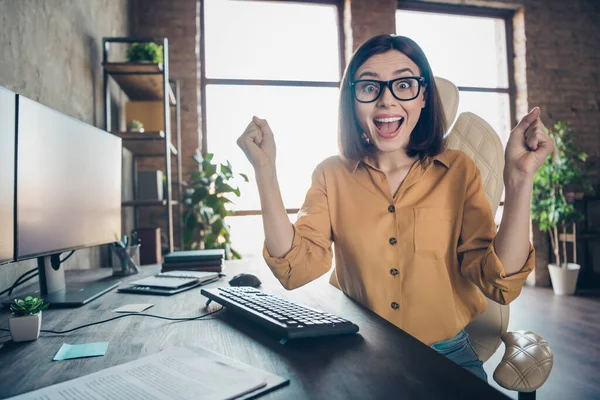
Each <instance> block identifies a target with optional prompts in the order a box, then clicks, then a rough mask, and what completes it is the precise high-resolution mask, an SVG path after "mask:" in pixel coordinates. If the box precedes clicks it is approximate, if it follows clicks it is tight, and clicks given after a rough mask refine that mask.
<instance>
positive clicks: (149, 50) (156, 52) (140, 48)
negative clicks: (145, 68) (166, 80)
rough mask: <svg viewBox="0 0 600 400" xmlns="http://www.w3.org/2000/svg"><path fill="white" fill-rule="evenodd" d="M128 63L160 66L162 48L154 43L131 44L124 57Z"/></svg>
mask: <svg viewBox="0 0 600 400" xmlns="http://www.w3.org/2000/svg"><path fill="white" fill-rule="evenodd" d="M126 58H127V61H128V62H151V63H155V64H162V62H163V47H162V46H161V45H158V44H156V43H154V42H143V43H133V44H132V45H131V47H130V48H129V50H127V55H126Z"/></svg>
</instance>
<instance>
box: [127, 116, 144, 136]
mask: <svg viewBox="0 0 600 400" xmlns="http://www.w3.org/2000/svg"><path fill="white" fill-rule="evenodd" d="M127 131H128V132H140V133H142V132H144V124H142V123H141V122H140V121H138V120H137V119H133V120H131V121H129V122H128V123H127Z"/></svg>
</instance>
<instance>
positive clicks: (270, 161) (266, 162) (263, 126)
mask: <svg viewBox="0 0 600 400" xmlns="http://www.w3.org/2000/svg"><path fill="white" fill-rule="evenodd" d="M237 144H238V146H240V148H241V149H242V150H243V151H244V154H246V157H247V158H248V161H250V163H251V164H252V166H253V167H254V169H255V170H256V169H259V168H263V167H268V166H272V167H275V138H274V137H273V132H272V131H271V128H270V127H269V124H268V123H267V121H266V120H264V119H260V118H258V117H252V122H250V123H249V124H248V126H247V127H246V130H245V131H244V133H243V134H242V136H240V137H239V138H238V140H237Z"/></svg>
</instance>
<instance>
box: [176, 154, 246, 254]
mask: <svg viewBox="0 0 600 400" xmlns="http://www.w3.org/2000/svg"><path fill="white" fill-rule="evenodd" d="M213 156H214V155H213V154H211V153H208V154H206V155H205V156H204V157H203V156H202V155H201V154H200V153H196V154H195V155H194V160H196V162H198V163H199V164H200V171H198V172H194V173H193V174H192V176H191V178H190V180H189V181H188V182H187V184H186V186H187V187H186V188H185V190H184V197H183V203H184V211H183V242H184V247H185V248H186V249H219V248H220V249H224V250H225V253H226V256H227V258H232V257H233V258H241V256H240V255H239V253H237V252H236V251H235V250H234V249H232V248H231V238H230V234H229V226H228V225H227V223H226V222H225V217H226V216H228V215H230V214H231V213H230V211H229V210H227V209H226V208H225V205H226V204H228V203H231V202H232V201H231V200H230V199H229V198H228V197H227V196H228V195H230V194H234V195H236V196H237V197H239V196H240V190H239V188H237V187H234V186H232V181H233V180H234V178H235V175H234V174H233V171H232V168H231V164H230V163H229V161H226V163H225V164H219V165H217V164H214V163H213V162H212V159H213ZM238 175H239V176H240V177H242V179H244V180H245V181H246V182H248V177H247V176H246V175H244V174H238Z"/></svg>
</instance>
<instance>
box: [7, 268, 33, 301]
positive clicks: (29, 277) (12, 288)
mask: <svg viewBox="0 0 600 400" xmlns="http://www.w3.org/2000/svg"><path fill="white" fill-rule="evenodd" d="M38 275H39V273H37V272H36V273H35V274H33V275H31V276H28V277H27V278H25V279H23V280H22V281H21V282H19V283H18V284H15V285H13V286H12V287H11V288H10V289H9V291H8V293H7V295H8V296H10V295H11V294H12V291H13V290H14V289H16V288H17V287H18V286H21V285H22V284H24V283H25V282H27V281H28V280H31V279H33V278H35V277H37V276H38Z"/></svg>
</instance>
